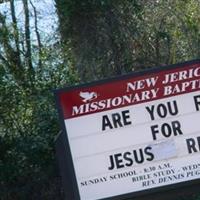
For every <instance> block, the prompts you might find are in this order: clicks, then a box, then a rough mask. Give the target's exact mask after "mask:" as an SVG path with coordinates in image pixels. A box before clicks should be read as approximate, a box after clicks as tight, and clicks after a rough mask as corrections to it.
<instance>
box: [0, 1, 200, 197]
mask: <svg viewBox="0 0 200 200" xmlns="http://www.w3.org/2000/svg"><path fill="white" fill-rule="evenodd" d="M10 2H13V1H10ZM55 3H56V7H57V12H58V16H59V20H60V26H59V29H60V33H61V41H60V40H57V39H56V38H54V40H53V41H52V40H51V41H49V42H47V43H44V41H42V45H41V44H40V38H37V41H36V42H33V41H32V40H31V46H29V48H30V49H31V52H30V51H28V47H27V45H28V42H29V41H27V38H28V37H26V34H25V32H26V33H28V32H29V31H32V32H33V31H35V30H33V29H30V27H24V29H22V30H21V29H19V28H18V24H17V23H18V22H17V23H16V22H15V21H13V22H12V23H8V22H7V21H6V18H5V16H4V14H2V13H1V11H0V94H1V95H0V197H1V199H2V200H27V199H30V200H31V199H34V200H35V199H38V200H39V199H42V200H45V199H47V200H50V199H52V200H56V199H62V198H63V193H62V190H61V184H60V177H59V175H58V174H57V172H58V170H57V168H56V159H55V150H54V138H55V136H56V135H57V134H58V133H59V130H60V128H59V126H58V116H57V114H56V113H57V111H56V110H55V103H54V97H53V93H52V89H54V88H58V87H63V86H64V85H75V84H77V83H80V82H88V81H91V80H97V79H101V78H104V77H110V76H113V75H119V74H123V73H128V72H130V71H135V70H140V69H144V68H147V67H150V66H158V65H166V64H172V63H176V62H181V61H185V60H189V59H195V58H199V57H200V15H199V13H200V2H199V1H196V0H184V1H173V0H157V1H139V0H124V1H121V0H98V1H97V0H84V1H83V0H56V1H55ZM26 14H27V13H26ZM12 17H13V18H12V19H15V13H12ZM35 28H36V27H35ZM27 29H29V30H27ZM30 53H31V54H30ZM28 61H31V63H30V62H28ZM195 199H196V200H198V198H196V197H195Z"/></svg>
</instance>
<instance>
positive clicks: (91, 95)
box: [79, 92, 97, 103]
mask: <svg viewBox="0 0 200 200" xmlns="http://www.w3.org/2000/svg"><path fill="white" fill-rule="evenodd" d="M79 96H80V97H81V98H82V101H83V102H84V103H86V102H88V101H91V100H93V99H96V98H97V93H96V92H80V93H79Z"/></svg>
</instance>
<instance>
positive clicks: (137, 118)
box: [57, 61, 200, 200]
mask: <svg viewBox="0 0 200 200" xmlns="http://www.w3.org/2000/svg"><path fill="white" fill-rule="evenodd" d="M57 95H58V98H59V101H60V102H59V103H60V107H61V110H62V114H63V115H62V119H63V120H64V123H65V129H66V130H67V131H66V133H67V137H68V141H69V146H70V151H71V156H72V160H73V167H74V171H75V178H76V182H77V185H78V191H79V196H80V199H81V200H96V199H105V198H111V197H116V196H118V195H125V194H129V193H133V194H134V193H136V192H142V191H145V190H149V189H154V188H158V187H162V186H169V185H172V184H178V183H182V182H187V181H191V180H196V179H199V178H200V122H199V119H200V61H193V62H190V63H185V64H181V65H177V66H173V67H168V68H164V69H160V71H158V70H157V71H156V72H152V71H151V72H148V73H147V72H145V73H143V75H140V76H139V75H138V76H136V75H133V76H131V75H130V76H125V77H122V79H121V80H116V79H115V80H110V81H106V82H104V83H102V82H101V83H96V84H93V85H89V86H80V87H76V88H73V89H66V90H61V91H58V92H57Z"/></svg>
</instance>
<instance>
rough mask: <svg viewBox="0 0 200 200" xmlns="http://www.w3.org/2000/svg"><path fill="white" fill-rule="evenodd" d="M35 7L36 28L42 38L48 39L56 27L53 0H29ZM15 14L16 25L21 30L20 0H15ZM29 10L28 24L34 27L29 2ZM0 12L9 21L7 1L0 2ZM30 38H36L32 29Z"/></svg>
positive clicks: (22, 15) (22, 25)
mask: <svg viewBox="0 0 200 200" xmlns="http://www.w3.org/2000/svg"><path fill="white" fill-rule="evenodd" d="M31 1H32V3H33V4H34V6H35V7H36V9H37V15H38V28H39V31H40V34H41V37H42V39H43V40H45V38H48V39H50V37H51V36H52V32H53V31H54V30H56V29H57V24H58V21H57V16H56V10H55V6H54V1H53V0H31ZM15 9H16V16H17V21H18V26H19V28H20V29H21V30H23V28H24V14H23V5H22V0H15ZM29 10H30V19H31V20H30V26H31V28H33V29H34V12H33V7H32V6H31V4H30V3H29ZM0 13H2V14H5V15H6V19H7V22H8V23H9V22H10V21H11V14H10V5H9V3H8V2H7V3H2V4H0ZM31 33H32V35H31V37H32V39H33V40H34V39H36V36H35V33H34V31H32V32H31Z"/></svg>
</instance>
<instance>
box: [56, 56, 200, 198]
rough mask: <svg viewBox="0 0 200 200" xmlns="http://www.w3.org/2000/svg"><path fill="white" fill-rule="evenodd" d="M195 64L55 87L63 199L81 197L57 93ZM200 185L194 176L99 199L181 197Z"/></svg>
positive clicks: (57, 141)
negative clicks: (59, 127) (192, 178)
mask: <svg viewBox="0 0 200 200" xmlns="http://www.w3.org/2000/svg"><path fill="white" fill-rule="evenodd" d="M198 63H200V59H196V60H192V61H187V62H182V63H178V64H173V65H168V66H159V67H154V68H150V69H146V70H141V71H137V72H131V73H129V74H126V75H121V76H117V77H112V78H108V79H103V80H100V81H94V82H90V83H86V84H81V85H76V86H71V87H65V88H61V89H56V90H54V94H55V98H56V107H57V109H58V113H59V121H60V125H61V129H62V133H61V134H59V136H58V138H57V140H56V157H57V159H58V162H59V167H60V173H61V177H62V183H63V188H64V192H65V195H66V199H73V200H81V197H80V194H79V189H78V183H77V181H76V175H75V168H74V163H73V159H72V153H71V150H70V142H69V139H68V135H67V130H66V128H65V123H64V113H63V111H62V107H61V102H60V99H59V94H60V93H62V92H68V91H72V90H76V89H85V88H88V87H92V86H97V85H101V84H106V83H111V82H117V81H121V80H126V79H128V78H135V77H140V76H145V75H148V74H155V73H159V72H162V71H167V70H172V69H175V68H177V69H178V68H182V67H184V66H187V65H192V64H198ZM199 185H200V178H199V179H195V180H190V181H183V182H180V183H175V184H170V185H165V186H160V187H155V188H150V189H146V190H142V191H137V192H131V193H128V194H122V195H117V196H113V197H109V198H101V199H99V200H123V199H130V198H137V199H149V198H151V199H152V200H153V199H159V198H160V195H162V194H164V193H165V197H166V199H168V198H170V199H171V198H172V196H173V195H176V197H177V195H179V196H182V195H187V194H192V193H197V192H198V190H199ZM186 188H187V190H186Z"/></svg>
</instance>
